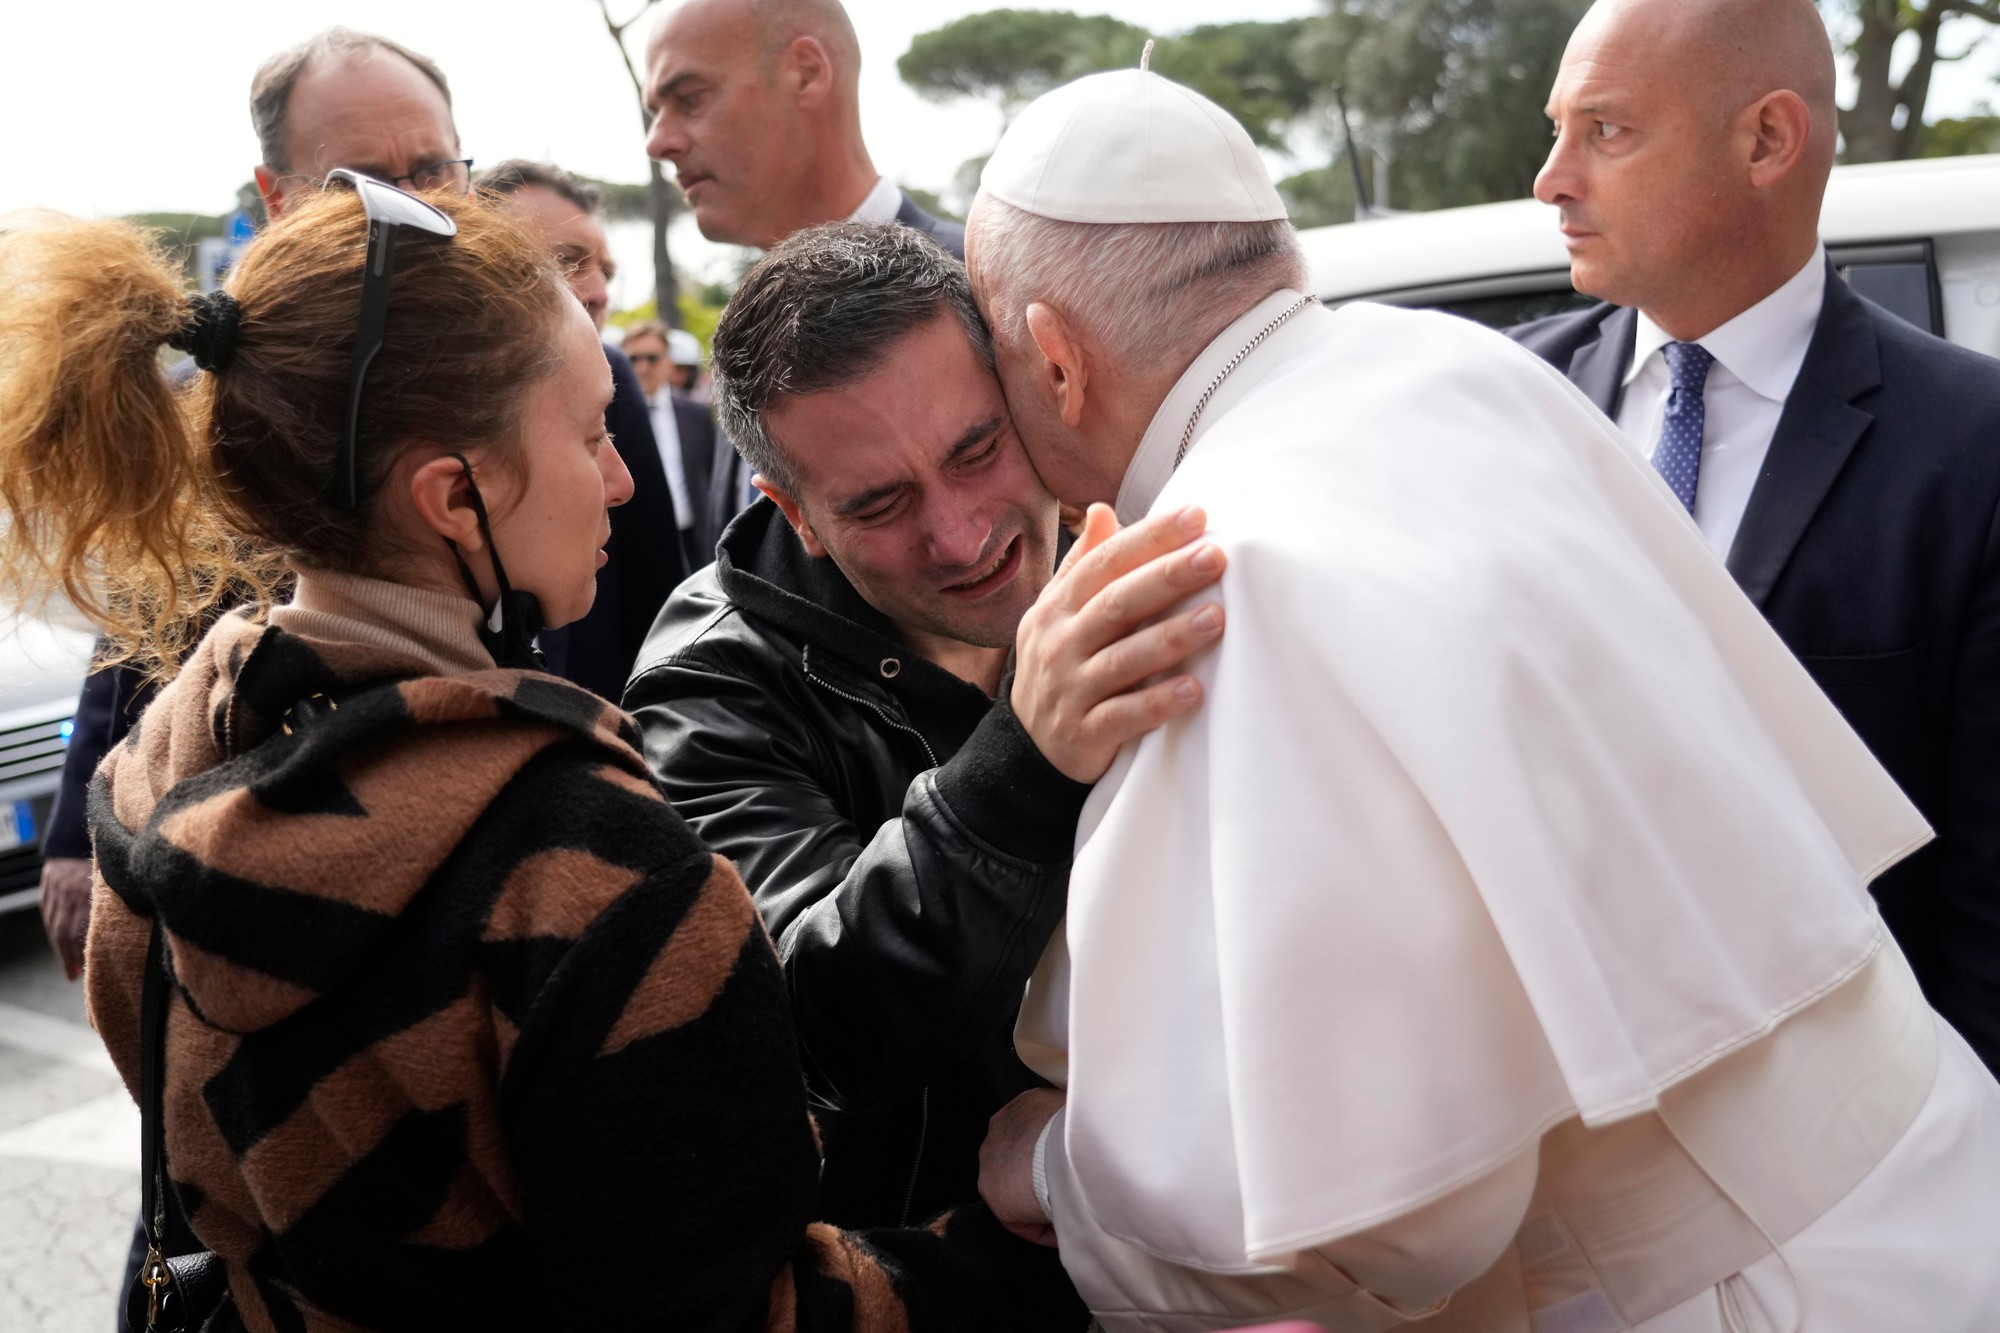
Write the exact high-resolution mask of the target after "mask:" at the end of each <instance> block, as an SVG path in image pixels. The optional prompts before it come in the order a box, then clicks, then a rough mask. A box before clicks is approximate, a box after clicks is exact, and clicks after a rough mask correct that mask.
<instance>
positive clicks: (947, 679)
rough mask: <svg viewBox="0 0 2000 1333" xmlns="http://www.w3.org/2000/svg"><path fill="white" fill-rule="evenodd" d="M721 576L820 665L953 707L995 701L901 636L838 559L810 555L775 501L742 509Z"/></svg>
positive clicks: (734, 597) (722, 549)
mask: <svg viewBox="0 0 2000 1333" xmlns="http://www.w3.org/2000/svg"><path fill="white" fill-rule="evenodd" d="M715 573H716V580H717V582H718V583H719V584H720V585H721V587H722V593H723V595H724V596H725V597H727V598H728V599H729V600H730V601H731V602H733V603H735V605H736V606H738V607H739V608H741V609H742V611H743V612H744V613H745V614H747V615H751V616H755V617H757V618H758V619H760V620H763V621H766V622H768V623H770V624H773V625H775V626H777V627H778V628H779V629H781V630H784V631H786V632H787V633H788V634H790V635H793V636H795V637H797V638H800V639H803V640H805V641H806V642H807V643H808V644H810V645H812V649H813V661H814V663H815V669H824V668H825V665H826V663H825V660H824V656H823V654H824V655H830V656H832V657H835V658H837V659H839V660H840V661H841V662H842V663H844V664H845V665H846V667H847V668H848V670H849V671H850V672H851V673H852V675H854V676H855V677H858V678H859V680H860V681H862V682H867V683H869V684H871V685H874V686H877V687H887V688H888V689H889V690H890V691H891V692H892V693H898V694H903V695H905V696H908V697H911V698H913V699H919V700H922V701H924V702H927V703H931V704H936V705H938V706H941V707H946V708H960V707H966V706H968V705H976V706H977V707H979V708H981V709H984V708H985V707H986V705H987V704H988V703H989V702H990V701H989V700H988V699H987V697H986V693H985V691H983V690H981V689H980V688H979V687H978V686H976V685H973V684H970V683H969V682H967V681H965V680H962V679H960V678H959V677H957V676H954V675H953V674H952V673H951V672H949V671H946V670H945V669H944V668H943V667H941V666H938V665H937V664H936V663H934V662H932V661H930V660H929V659H928V658H926V657H924V656H922V655H921V654H919V653H917V652H915V651H914V650H912V649H911V648H910V647H908V646H907V645H906V644H904V643H903V642H901V640H899V639H898V638H897V637H896V630H895V626H893V625H891V624H890V623H889V618H888V617H887V616H885V615H883V614H882V613H881V612H880V611H877V610H876V609H875V608H874V607H872V606H870V605H869V604H868V602H867V601H866V600H865V599H864V598H863V597H862V596H861V594H860V593H859V592H856V591H855V589H854V585H853V584H851V583H849V582H848V581H847V576H846V575H844V574H842V573H841V572H840V570H839V568H838V567H837V566H836V565H835V564H834V563H833V561H832V560H830V559H827V558H826V557H824V556H822V557H819V558H817V559H815V558H814V557H812V556H809V555H807V554H806V550H805V547H804V545H803V544H802V543H801V542H800V541H799V538H798V534H797V533H795V532H793V531H792V528H791V525H790V524H789V523H787V522H786V521H785V517H784V515H783V514H782V513H780V512H779V510H778V506H777V505H775V504H773V503H772V502H771V501H770V500H768V499H759V500H758V501H757V503H755V504H753V505H751V506H750V507H749V508H748V509H746V510H744V511H743V512H742V513H741V514H738V515H737V516H736V518H735V519H734V520H733V521H732V522H731V523H730V524H729V527H728V528H727V529H725V530H724V531H723V534H722V541H721V542H720V543H719V544H718V545H717V547H716V552H715Z"/></svg>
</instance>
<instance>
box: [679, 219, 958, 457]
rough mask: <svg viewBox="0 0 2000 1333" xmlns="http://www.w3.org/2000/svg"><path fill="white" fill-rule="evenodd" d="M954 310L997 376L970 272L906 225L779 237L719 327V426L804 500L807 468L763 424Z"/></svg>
mask: <svg viewBox="0 0 2000 1333" xmlns="http://www.w3.org/2000/svg"><path fill="white" fill-rule="evenodd" d="M947 312H948V313H950V314H951V315H952V316H953V317H954V318H956V319H957V320H958V323H959V327H961V328H963V329H964V330H965V336H966V338H967V340H968V341H970V342H971V344H972V349H973V352H974V353H975V354H976V355H977V356H978V357H979V360H980V363H981V364H983V365H984V366H985V367H986V368H987V369H988V370H991V369H992V368H993V337H992V334H990V333H989V332H988V331H987V328H986V322H985V321H984V320H982V319H981V318H980V317H979V306H978V305H977V304H976V303H975V302H974V301H973V299H972V285H971V284H970V283H969V282H967V281H966V277H965V266H964V265H963V264H961V263H959V262H958V261H957V260H956V259H953V258H952V257H951V256H950V255H948V254H946V253H945V252H944V251H943V250H941V249H939V248H938V246H937V243H936V242H935V241H933V240H931V239H930V237H928V236H925V235H923V234H922V233H921V232H917V231H913V230H911V229H910V228H908V227H905V226H903V225H902V224H901V223H898V222H888V223H880V224H872V223H859V222H832V223H827V224H826V225H824V226H819V227H808V228H806V229H805V230H804V231H800V232H795V233H793V234H792V235H791V236H789V237H787V238H786V239H785V240H784V241H782V242H780V243H779V244H778V245H777V246H776V248H774V249H773V250H772V251H771V252H770V253H769V254H767V255H765V256H764V258H763V259H762V260H761V261H759V262H758V264H757V266H756V267H755V268H753V269H751V270H750V272H749V273H748V274H747V275H745V277H744V279H743V283H742V285H741V286H739V287H738V288H737V289H736V294H735V295H734V296H732V297H730V298H729V305H728V308H727V309H725V310H724V311H723V312H722V320H721V322H720V323H718V324H717V325H716V326H715V342H714V347H713V352H712V362H711V365H712V369H713V372H714V376H715V409H716V416H717V418H718V422H719V424H720V425H721V427H722V431H723V433H724V434H725V435H727V436H728V437H729V438H730V440H731V441H732V442H733V443H734V444H735V445H736V451H737V452H738V453H740V454H742V455H743V460H744V461H745V462H746V463H748V464H749V465H750V467H751V469H752V470H753V471H755V472H759V473H762V474H763V475H764V476H765V477H767V478H769V479H770V481H771V483H772V484H773V485H775V486H776V487H777V488H778V489H779V490H782V491H785V492H786V493H788V494H790V495H794V496H796V495H797V494H798V471H797V469H796V468H794V467H793V465H792V462H791V460H790V459H789V458H788V457H786V455H785V451H784V449H783V448H782V447H781V446H780V445H779V444H778V442H777V441H776V440H774V439H773V438H772V437H771V433H770V431H769V429H768V428H767V426H766V424H765V417H766V415H767V414H768V413H769V412H770V410H771V409H772V408H773V407H775V406H776V405H777V404H778V402H779V401H780V400H782V399H785V398H800V397H805V396H807V395H810V394H815V393H826V392H828V391H830V390H833V389H838V388H840V387H841V386H843V385H846V384H852V383H853V382H854V381H855V380H858V379H861V378H862V377H863V376H865V375H868V374H869V373H871V372H872V371H874V370H875V369H876V367H878V366H880V365H881V364H882V359H883V357H885V356H886V355H887V354H888V351H889V348H890V346H891V345H892V344H893V343H895V342H896V341H897V340H898V339H900V338H902V337H903V336H904V335H906V334H909V333H911V332H914V331H915V330H917V329H919V328H921V327H922V326H923V325H925V324H927V323H929V322H930V321H931V320H933V319H935V318H937V316H938V315H940V314H944V313H947Z"/></svg>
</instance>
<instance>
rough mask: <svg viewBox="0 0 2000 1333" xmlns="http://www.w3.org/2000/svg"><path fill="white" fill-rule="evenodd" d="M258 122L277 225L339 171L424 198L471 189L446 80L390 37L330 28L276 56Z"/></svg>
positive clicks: (258, 91)
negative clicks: (295, 202) (293, 204)
mask: <svg viewBox="0 0 2000 1333" xmlns="http://www.w3.org/2000/svg"><path fill="white" fill-rule="evenodd" d="M250 121H251V124H252V125H253V126H254V127H255V128H256V131H257V147H258V150H259V151H260V152H261V153H262V154H263V159H264V160H263V161H262V162H260V163H259V164H258V165H257V192H258V193H259V194H261V195H262V196H263V197H264V207H265V209H266V210H267V211H268V212H269V213H270V215H271V216H272V217H274V218H275V217H279V216H282V215H283V213H284V211H285V206H286V203H287V202H288V201H289V200H292V199H297V198H301V197H304V196H305V195H309V194H311V193H313V192H315V191H317V190H318V189H319V187H320V184H321V183H322V182H323V181H324V180H325V179H326V174H327V172H329V171H332V170H333V169H334V168H335V167H346V168H348V169H349V170H351V171H358V172H361V173H362V174H363V175H367V176H373V177H375V178H376V179H378V180H384V181H387V182H388V183H389V184H391V185H395V186H398V187H400V188H402V189H406V190H416V191H419V192H422V191H425V190H440V189H444V190H452V191H455V192H458V193H464V192H465V191H466V190H468V189H470V188H471V186H472V159H471V158H469V157H466V156H464V155H463V154H462V153H461V152H460V150H459V143H458V127H457V125H456V124H454V123H453V121H452V115H451V85H450V84H448V83H447V82H446V81H445V77H444V71H442V70H440V69H439V68H438V67H437V65H436V64H435V63H434V62H433V61H431V60H430V59H429V58H428V57H426V56H423V55H419V54H418V53H417V52H415V51H412V50H410V49H409V48H408V47H406V46H404V45H402V44H401V43H400V42H394V41H391V40H390V39H389V38H387V37H377V36H375V35H373V34H371V33H364V32H355V31H353V30H352V29H350V28H329V29H327V30H326V31H325V32H322V33H319V34H317V35H316V36H313V37H309V38H307V39H306V40H305V41H304V42H301V43H300V44H299V45H297V46H295V47H292V48H291V49H290V50H287V51H281V52H279V53H278V54H277V55H274V56H272V57H271V58H270V59H269V60H266V61H265V62H264V64H263V66H262V67H261V68H260V69H258V71H257V77H256V78H255V79H254V80H253V81H252V82H251V85H250Z"/></svg>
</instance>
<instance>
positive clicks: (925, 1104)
mask: <svg viewBox="0 0 2000 1333" xmlns="http://www.w3.org/2000/svg"><path fill="white" fill-rule="evenodd" d="M930 1132H931V1090H930V1089H929V1088H925V1089H923V1090H922V1091H921V1092H919V1093H918V1095H917V1155H916V1156H915V1157H913V1158H911V1159H910V1183H909V1187H908V1188H906V1189H905V1190H904V1191H903V1218H902V1221H900V1222H898V1223H897V1225H898V1226H905V1227H906V1226H908V1225H910V1204H911V1203H912V1202H913V1201H914V1200H915V1199H916V1197H917V1172H918V1171H920V1170H922V1169H923V1165H924V1140H925V1139H927V1138H929V1137H930Z"/></svg>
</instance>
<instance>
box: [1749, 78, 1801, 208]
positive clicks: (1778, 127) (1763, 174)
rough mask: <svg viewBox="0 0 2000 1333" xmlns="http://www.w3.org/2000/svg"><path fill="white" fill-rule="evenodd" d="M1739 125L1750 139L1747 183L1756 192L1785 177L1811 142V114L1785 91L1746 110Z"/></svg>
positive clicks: (1768, 95)
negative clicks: (1741, 125)
mask: <svg viewBox="0 0 2000 1333" xmlns="http://www.w3.org/2000/svg"><path fill="white" fill-rule="evenodd" d="M1742 124H1743V128H1744V130H1745V132H1746V133H1747V134H1748V136H1749V139H1750V160H1749V163H1748V166H1749V170H1750V183H1751V184H1752V185H1754V186H1756V187H1757V188H1758V189H1760V190H1762V189H1769V188H1770V187H1771V186H1773V185H1776V184H1777V183H1778V182H1779V181H1781V180H1783V179H1784V178H1785V177H1787V176H1789V175H1790V174H1791V173H1792V171H1793V170H1794V169H1795V168H1797V166H1798V165H1799V163H1800V161H1802V160H1803V159H1804V157H1805V154H1806V146H1807V144H1808V143H1809V142H1810V141H1811V139H1812V111H1811V110H1810V109H1809V108H1808V107H1807V106H1806V104H1805V99H1803V98H1801V97H1800V96H1799V95H1798V94H1797V93H1795V92H1791V91H1788V90H1786V89H1780V90H1778V91H1777V92H1774V93H1770V94H1767V95H1766V96H1764V97H1763V98H1761V99H1759V100H1758V101H1757V102H1756V103H1754V104H1753V105H1751V106H1750V107H1748V108H1746V109H1745V110H1744V113H1743V122H1742Z"/></svg>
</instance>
